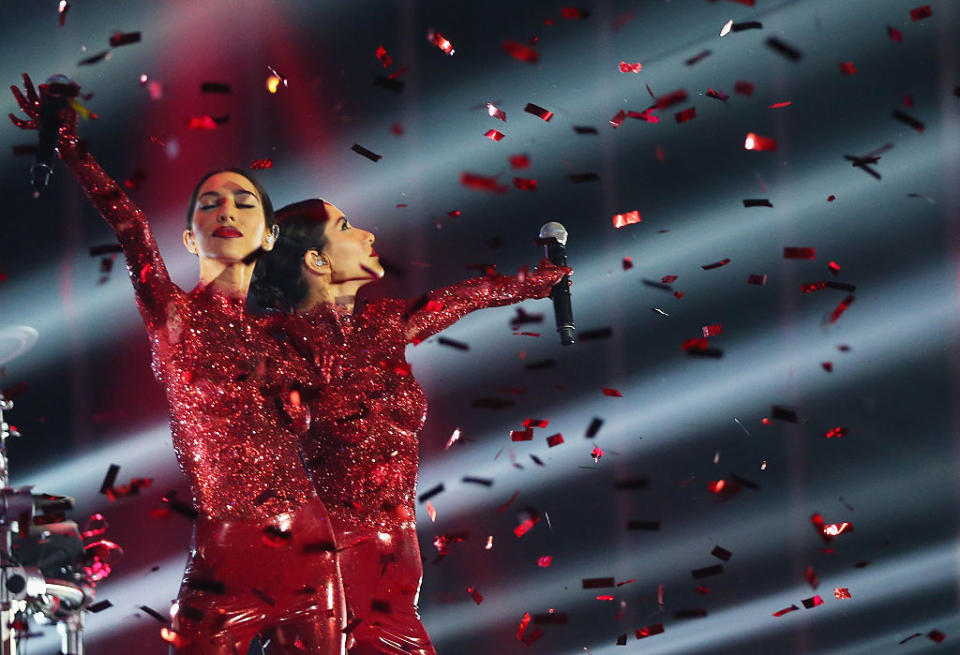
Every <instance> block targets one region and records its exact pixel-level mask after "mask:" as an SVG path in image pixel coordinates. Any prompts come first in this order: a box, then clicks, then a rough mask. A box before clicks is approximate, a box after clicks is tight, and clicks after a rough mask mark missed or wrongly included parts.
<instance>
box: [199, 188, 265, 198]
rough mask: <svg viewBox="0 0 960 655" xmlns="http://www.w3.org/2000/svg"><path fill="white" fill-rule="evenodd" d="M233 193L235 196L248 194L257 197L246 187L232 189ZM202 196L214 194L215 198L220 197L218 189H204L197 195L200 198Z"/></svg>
mask: <svg viewBox="0 0 960 655" xmlns="http://www.w3.org/2000/svg"><path fill="white" fill-rule="evenodd" d="M233 195H235V196H239V195H248V196H253V197H254V198H256V197H257V194H255V193H254V192H253V191H247V190H246V189H234V191H233ZM204 196H216V197H217V198H219V197H220V192H219V191H205V192H203V193H201V194H200V196H199V197H200V198H203V197H204Z"/></svg>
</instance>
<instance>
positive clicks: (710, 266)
mask: <svg viewBox="0 0 960 655" xmlns="http://www.w3.org/2000/svg"><path fill="white" fill-rule="evenodd" d="M729 263H730V258H729V257H724V258H723V259H721V260H720V261H718V262H714V263H712V264H704V265H703V266H701V267H700V268H702V269H703V270H705V271H709V270H712V269H714V268H720V267H721V266H726V265H727V264H729Z"/></svg>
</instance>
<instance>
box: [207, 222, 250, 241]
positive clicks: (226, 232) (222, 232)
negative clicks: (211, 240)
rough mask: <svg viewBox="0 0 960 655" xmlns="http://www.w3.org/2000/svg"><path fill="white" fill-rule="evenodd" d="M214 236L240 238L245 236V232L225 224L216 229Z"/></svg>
mask: <svg viewBox="0 0 960 655" xmlns="http://www.w3.org/2000/svg"><path fill="white" fill-rule="evenodd" d="M213 236H215V237H220V238H221V239H238V238H240V237H242V236H243V232H241V231H240V230H238V229H237V228H235V227H229V226H226V225H224V226H221V227H218V228H217V229H216V230H214V231H213Z"/></svg>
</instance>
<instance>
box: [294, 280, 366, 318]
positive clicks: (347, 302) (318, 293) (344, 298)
mask: <svg viewBox="0 0 960 655" xmlns="http://www.w3.org/2000/svg"><path fill="white" fill-rule="evenodd" d="M364 282H366V280H357V281H350V282H338V283H336V284H321V283H315V284H312V285H310V290H309V291H308V292H307V297H306V298H304V300H303V302H302V303H301V304H300V311H309V310H311V309H313V308H314V307H316V306H318V305H334V306H336V307H343V308H345V309H348V310H349V311H351V312H352V311H353V307H354V305H355V303H356V298H357V291H358V290H359V289H360V287H361V286H363V284H364Z"/></svg>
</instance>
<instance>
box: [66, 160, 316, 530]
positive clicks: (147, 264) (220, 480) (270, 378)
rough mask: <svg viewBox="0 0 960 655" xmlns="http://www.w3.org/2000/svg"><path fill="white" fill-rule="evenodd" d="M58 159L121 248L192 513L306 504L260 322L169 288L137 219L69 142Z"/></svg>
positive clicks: (208, 296) (275, 354)
mask: <svg viewBox="0 0 960 655" xmlns="http://www.w3.org/2000/svg"><path fill="white" fill-rule="evenodd" d="M61 154H62V155H63V158H64V161H66V162H67V163H68V165H69V166H70V168H71V169H72V170H73V172H74V173H75V174H76V176H77V178H78V179H79V180H80V182H81V184H82V186H83V188H84V191H86V193H87V196H88V197H89V198H90V200H91V201H92V202H93V204H94V206H95V207H96V208H97V209H98V210H99V211H100V213H101V215H102V216H103V217H104V219H106V221H107V222H108V223H109V224H110V225H111V226H112V227H113V229H114V231H115V232H116V234H117V238H118V239H119V241H120V245H121V246H122V247H123V252H124V256H125V257H126V260H127V268H128V270H129V272H130V279H131V281H132V282H133V287H134V291H135V295H136V300H137V306H138V307H139V309H140V313H141V315H142V316H143V320H144V322H145V323H146V327H147V332H148V334H149V337H150V345H151V350H152V354H153V362H152V366H153V372H154V375H155V376H156V378H157V380H158V381H159V382H160V385H161V386H162V387H163V389H164V391H165V393H166V396H167V402H168V404H169V408H170V428H171V432H172V434H173V446H174V450H175V451H176V454H177V459H178V461H179V462H180V467H181V468H182V469H183V472H184V473H185V474H186V476H187V480H188V482H189V485H190V491H191V492H192V494H193V499H194V504H195V507H196V509H197V510H198V511H199V512H200V514H201V515H202V516H208V517H211V518H220V519H238V518H245V519H253V520H264V519H267V518H269V517H270V516H273V515H275V514H279V513H281V512H286V511H289V510H291V509H295V508H297V507H300V506H302V505H303V504H304V503H305V502H306V501H307V500H309V499H311V498H313V497H315V495H314V493H313V490H312V489H311V485H310V481H309V478H308V477H307V474H306V471H305V470H304V468H303V464H302V462H301V460H300V457H299V453H298V451H297V444H296V442H295V440H294V438H293V437H292V436H291V432H290V430H289V428H288V427H287V426H285V425H282V424H280V423H279V421H280V420H281V416H283V415H282V414H281V413H280V412H278V411H276V409H275V407H276V406H275V404H274V402H273V400H272V398H273V397H275V396H276V395H277V394H280V393H282V384H283V383H282V381H283V380H284V379H287V378H290V377H296V376H295V375H293V374H292V373H290V372H289V371H286V370H284V368H283V367H284V366H286V365H288V364H287V363H285V360H284V358H283V357H282V352H281V350H280V346H279V344H278V343H277V342H276V341H275V340H274V339H271V338H269V337H268V336H267V334H266V333H265V331H264V330H263V329H261V328H262V326H261V325H259V324H258V323H257V321H263V320H265V319H256V318H255V317H253V316H251V315H248V314H247V313H246V311H245V309H244V303H243V300H240V299H236V298H227V297H225V296H222V295H218V294H214V293H212V292H211V291H210V289H208V288H204V287H200V286H198V287H197V288H196V289H194V290H193V291H191V292H190V293H186V292H184V291H183V290H181V289H180V288H179V287H178V286H176V285H175V284H174V283H173V282H172V281H171V280H170V276H169V275H168V274H167V269H166V266H164V263H163V260H162V259H161V257H160V253H159V251H158V250H157V245H156V242H155V241H154V238H153V235H152V233H151V232H150V228H149V226H148V224H147V221H146V218H145V217H144V215H143V212H142V211H141V210H140V209H139V208H137V207H136V206H135V205H134V204H133V203H132V202H131V201H130V200H129V198H127V196H126V194H124V193H123V191H122V190H121V189H120V187H119V186H118V185H117V183H116V182H114V181H113V180H112V179H110V177H109V176H108V175H107V174H106V173H105V172H104V171H103V169H102V168H100V166H99V165H98V164H97V163H96V161H94V159H93V158H92V157H90V156H89V155H87V156H83V155H81V154H80V153H78V152H77V151H76V145H75V144H73V147H72V148H71V147H70V145H69V144H68V146H67V147H63V146H62V147H61ZM293 363H295V362H291V363H290V364H289V365H292V364H293ZM267 398H269V402H268V401H267Z"/></svg>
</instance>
